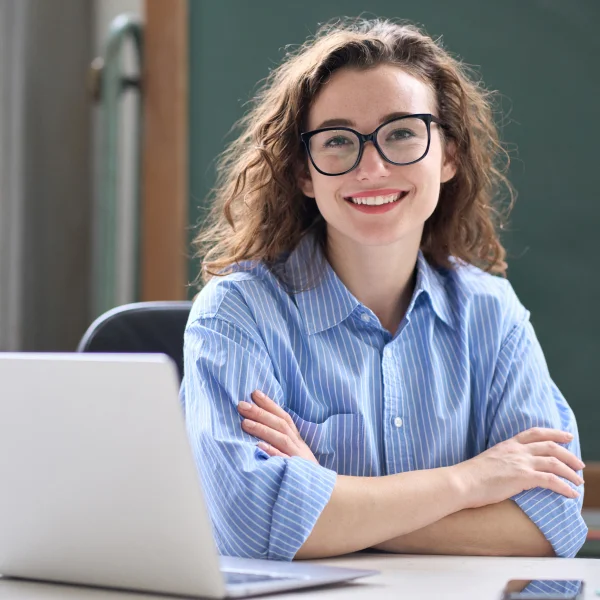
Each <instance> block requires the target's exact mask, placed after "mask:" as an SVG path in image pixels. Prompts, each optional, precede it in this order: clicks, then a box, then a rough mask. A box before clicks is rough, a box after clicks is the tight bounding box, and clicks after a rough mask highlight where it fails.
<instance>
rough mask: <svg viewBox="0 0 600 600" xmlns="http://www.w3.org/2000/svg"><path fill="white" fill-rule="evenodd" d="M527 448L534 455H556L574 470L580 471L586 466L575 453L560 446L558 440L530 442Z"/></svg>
mask: <svg viewBox="0 0 600 600" xmlns="http://www.w3.org/2000/svg"><path fill="white" fill-rule="evenodd" d="M527 450H529V451H530V452H531V454H533V455H534V456H554V457H555V458H557V459H558V460H560V461H561V462H563V463H564V464H565V465H568V466H569V467H571V469H573V470H574V471H579V470H580V469H583V467H584V466H585V465H584V464H583V462H582V461H581V460H579V458H578V457H577V456H575V454H573V453H572V452H569V451H568V450H567V449H566V448H563V447H562V446H559V445H558V444H557V443H556V442H534V443H532V444H528V446H527Z"/></svg>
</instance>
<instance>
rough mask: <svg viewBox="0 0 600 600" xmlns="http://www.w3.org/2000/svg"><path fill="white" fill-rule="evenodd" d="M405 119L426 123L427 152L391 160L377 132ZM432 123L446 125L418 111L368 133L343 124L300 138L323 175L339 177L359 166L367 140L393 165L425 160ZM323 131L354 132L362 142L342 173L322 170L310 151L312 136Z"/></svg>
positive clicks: (307, 133)
mask: <svg viewBox="0 0 600 600" xmlns="http://www.w3.org/2000/svg"><path fill="white" fill-rule="evenodd" d="M403 119H420V120H421V121H423V122H424V123H425V125H426V127H427V147H426V148H425V152H424V153H423V156H421V157H420V158H417V159H416V160H412V161H410V162H406V163H397V162H394V161H393V160H390V159H389V158H388V157H387V156H386V155H385V153H384V152H383V150H382V149H381V147H380V146H379V143H378V142H377V134H378V133H379V130H380V129H383V128H384V127H386V126H387V125H389V124H390V123H394V122H395V121H402V120H403ZM432 123H437V124H438V125H439V126H440V127H444V123H442V121H440V120H439V119H438V118H437V117H435V116H434V115H432V114H431V113H418V114H414V115H402V116H401V117H395V118H394V119H390V120H389V121H386V122H385V123H382V124H381V125H380V126H379V127H377V129H375V131H373V132H371V133H367V134H364V133H360V132H358V131H356V130H355V129H351V128H350V127H341V126H338V127H323V128H322V129H314V130H313V131H306V132H304V133H301V134H300V139H301V140H302V143H303V144H304V148H305V149H306V152H307V154H308V158H310V162H311V163H312V164H313V167H314V168H315V169H316V170H317V171H318V172H319V173H321V175H326V176H327V177H338V176H340V175H345V174H346V173H350V171H353V170H354V169H356V167H358V165H359V163H360V161H361V159H362V156H363V152H364V148H365V144H366V143H367V142H373V146H375V148H376V149H377V152H378V153H379V156H381V158H383V160H385V161H386V162H388V163H390V164H392V165H396V166H399V167H403V166H406V165H414V164H415V163H418V162H419V161H421V160H423V159H424V158H425V157H426V156H427V154H428V152H429V147H430V146H431V124H432ZM323 131H349V132H350V133H353V134H354V135H356V136H357V137H358V141H359V144H360V146H359V148H358V156H357V157H356V161H355V163H354V164H353V165H352V166H351V167H350V168H349V169H348V170H346V171H343V172H342V173H326V172H325V171H322V170H321V169H319V167H317V165H316V164H315V161H314V159H313V157H312V154H311V152H310V138H312V137H313V136H314V135H317V134H318V133H321V132H323Z"/></svg>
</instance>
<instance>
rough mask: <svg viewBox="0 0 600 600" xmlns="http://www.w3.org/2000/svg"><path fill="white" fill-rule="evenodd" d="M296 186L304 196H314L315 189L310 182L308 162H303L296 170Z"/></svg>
mask: <svg viewBox="0 0 600 600" xmlns="http://www.w3.org/2000/svg"><path fill="white" fill-rule="evenodd" d="M297 178H298V187H299V188H300V190H301V191H302V193H303V194H304V195H305V196H308V197H309V198H314V197H315V190H314V186H313V182H312V177H311V175H310V171H309V168H308V164H307V163H304V164H303V165H302V166H301V167H300V169H299V171H298V176H297Z"/></svg>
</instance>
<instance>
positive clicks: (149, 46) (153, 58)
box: [140, 0, 189, 300]
mask: <svg viewBox="0 0 600 600" xmlns="http://www.w3.org/2000/svg"><path fill="white" fill-rule="evenodd" d="M188 2H189V0H168V1H167V2H165V0H144V9H145V27H144V65H143V78H142V86H143V94H142V97H143V142H142V194H141V196H142V197H141V213H142V214H141V221H140V223H141V227H140V235H141V253H140V263H141V285H140V288H141V289H140V296H141V299H142V300H183V299H185V298H187V282H188V258H189V256H188V254H189V250H188V245H189V244H188V223H189V193H188V188H189V182H188V162H189V161H188V137H189V127H188V102H189V100H188V97H189V83H188V79H189V58H188V53H189V41H188V38H189V34H188V25H189V19H188V13H189V7H188Z"/></svg>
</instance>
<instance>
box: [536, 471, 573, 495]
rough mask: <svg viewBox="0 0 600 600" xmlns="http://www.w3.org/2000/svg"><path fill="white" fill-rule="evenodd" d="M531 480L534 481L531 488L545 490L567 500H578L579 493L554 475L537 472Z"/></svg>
mask: <svg viewBox="0 0 600 600" xmlns="http://www.w3.org/2000/svg"><path fill="white" fill-rule="evenodd" d="M533 479H534V480H535V481H534V486H533V487H542V488H546V489H547V490H552V491H553V492H556V493H557V494H560V495H561V496H566V497H567V498H579V492H578V491H577V490H574V489H573V488H572V487H571V486H570V485H569V484H568V483H567V482H566V481H563V480H562V479H561V478H560V477H558V476H557V475H555V474H554V473H542V472H539V471H538V472H537V474H536V476H535V477H534V478H533Z"/></svg>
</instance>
